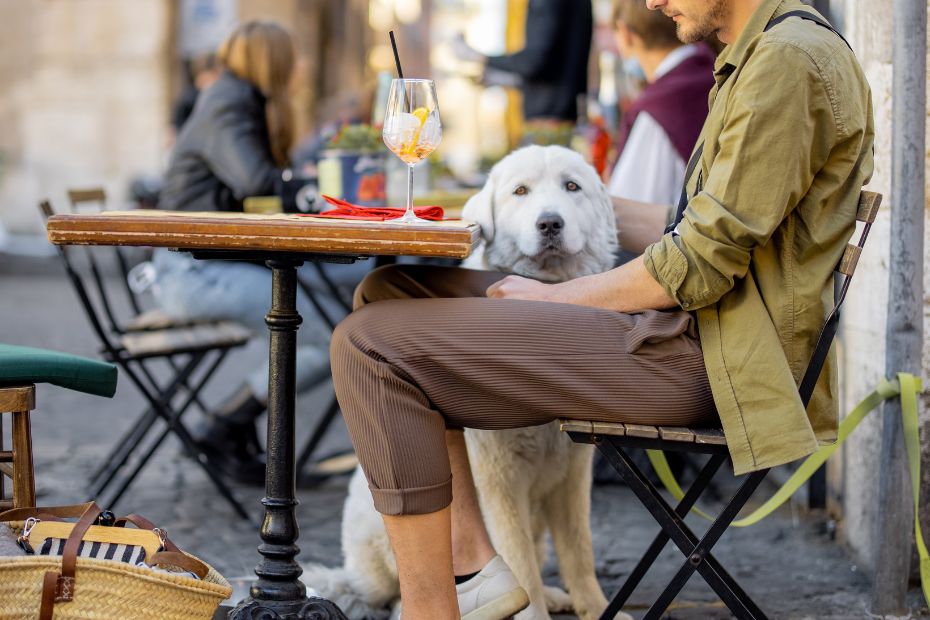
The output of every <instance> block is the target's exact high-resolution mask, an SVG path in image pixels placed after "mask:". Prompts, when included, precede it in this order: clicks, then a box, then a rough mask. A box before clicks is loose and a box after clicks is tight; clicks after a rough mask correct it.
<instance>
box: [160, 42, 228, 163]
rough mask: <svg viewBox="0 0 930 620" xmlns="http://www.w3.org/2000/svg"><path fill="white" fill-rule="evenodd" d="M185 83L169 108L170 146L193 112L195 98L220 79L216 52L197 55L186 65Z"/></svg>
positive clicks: (220, 70) (220, 69)
mask: <svg viewBox="0 0 930 620" xmlns="http://www.w3.org/2000/svg"><path fill="white" fill-rule="evenodd" d="M187 67H188V71H187V82H186V84H185V86H184V90H182V91H181V94H180V95H179V96H178V98H177V99H176V100H175V102H174V105H173V106H172V108H171V129H172V132H173V133H172V136H171V144H172V145H173V144H174V142H175V140H176V139H177V136H178V134H179V133H181V128H182V127H183V126H184V123H186V122H187V119H188V118H190V115H191V113H192V112H193V111H194V104H195V103H197V96H198V95H200V93H201V92H203V91H204V90H206V89H207V87H209V86H210V85H212V84H213V82H215V81H216V80H217V78H219V77H220V73H221V72H222V68H221V67H220V63H219V60H218V59H217V57H216V52H207V53H205V54H199V55H197V56H195V57H194V58H192V59H191V60H190V62H188V63H187Z"/></svg>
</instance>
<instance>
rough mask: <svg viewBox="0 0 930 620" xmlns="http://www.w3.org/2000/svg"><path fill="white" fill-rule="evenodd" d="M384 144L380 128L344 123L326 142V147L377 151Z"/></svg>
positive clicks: (342, 149)
mask: <svg viewBox="0 0 930 620" xmlns="http://www.w3.org/2000/svg"><path fill="white" fill-rule="evenodd" d="M383 146H384V143H383V142H382V141H381V128H380V127H372V126H371V125H366V124H364V123H354V124H346V125H343V126H342V129H340V130H339V133H337V134H336V135H335V136H333V137H332V138H330V140H329V142H327V143H326V148H327V149H334V150H340V151H377V150H380V149H381V148H382V147H383Z"/></svg>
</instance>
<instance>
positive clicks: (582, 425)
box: [559, 420, 591, 433]
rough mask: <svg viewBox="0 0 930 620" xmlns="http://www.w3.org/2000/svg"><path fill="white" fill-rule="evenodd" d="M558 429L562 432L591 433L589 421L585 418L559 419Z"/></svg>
mask: <svg viewBox="0 0 930 620" xmlns="http://www.w3.org/2000/svg"><path fill="white" fill-rule="evenodd" d="M559 430H561V431H562V432H564V433H591V423H590V422H587V421H585V420H559Z"/></svg>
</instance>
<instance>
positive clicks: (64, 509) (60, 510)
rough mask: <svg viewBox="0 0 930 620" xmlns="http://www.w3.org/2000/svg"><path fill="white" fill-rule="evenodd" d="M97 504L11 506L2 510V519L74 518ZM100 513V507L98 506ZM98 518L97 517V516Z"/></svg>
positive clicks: (0, 517) (0, 515)
mask: <svg viewBox="0 0 930 620" xmlns="http://www.w3.org/2000/svg"><path fill="white" fill-rule="evenodd" d="M95 506H97V504H96V503H95V502H87V503H86V504H73V505H71V506H46V507H44V508H36V507H31V508H11V509H10V510H5V511H3V512H0V521H25V520H26V519H29V518H31V517H34V518H37V519H42V518H47V517H59V518H69V517H71V518H74V517H81V516H83V515H84V513H85V512H87V511H88V510H90V509H91V508H94V507H95ZM97 510H98V513H99V512H100V509H99V508H97ZM95 518H96V517H95Z"/></svg>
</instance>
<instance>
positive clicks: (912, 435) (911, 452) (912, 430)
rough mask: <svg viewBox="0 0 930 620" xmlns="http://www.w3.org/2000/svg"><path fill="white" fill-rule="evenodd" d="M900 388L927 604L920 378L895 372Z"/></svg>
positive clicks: (929, 567)
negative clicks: (921, 460) (918, 405)
mask: <svg viewBox="0 0 930 620" xmlns="http://www.w3.org/2000/svg"><path fill="white" fill-rule="evenodd" d="M898 382H899V383H900V385H901V416H902V418H903V422H904V445H905V446H907V461H908V464H909V465H910V470H911V487H912V488H913V490H914V538H915V540H916V541H917V555H918V556H919V557H920V585H921V587H922V588H923V591H924V601H926V602H927V604H928V605H930V554H928V553H927V545H925V544H924V535H923V532H921V529H920V428H919V425H918V423H917V394H919V393H920V391H921V385H920V379H918V378H917V377H915V376H914V375H910V374H907V373H905V372H899V373H898Z"/></svg>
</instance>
